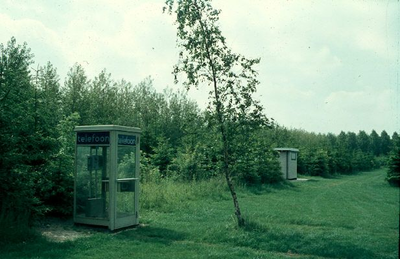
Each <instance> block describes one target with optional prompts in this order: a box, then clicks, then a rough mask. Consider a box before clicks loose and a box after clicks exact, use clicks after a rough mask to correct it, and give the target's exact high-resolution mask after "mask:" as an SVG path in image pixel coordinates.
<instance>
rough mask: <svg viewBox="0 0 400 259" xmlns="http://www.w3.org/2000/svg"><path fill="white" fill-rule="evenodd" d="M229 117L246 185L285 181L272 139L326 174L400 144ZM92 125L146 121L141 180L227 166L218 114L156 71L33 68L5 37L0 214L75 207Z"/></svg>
mask: <svg viewBox="0 0 400 259" xmlns="http://www.w3.org/2000/svg"><path fill="white" fill-rule="evenodd" d="M229 123H231V125H229V127H227V129H234V132H229V134H231V135H230V145H229V149H230V150H229V152H230V153H231V155H232V158H231V159H230V161H229V163H230V167H231V173H232V177H234V178H235V179H237V180H238V181H239V182H242V183H244V184H264V183H271V182H276V181H280V180H281V177H280V167H279V163H278V160H277V157H276V154H275V153H274V152H273V148H274V147H297V148H299V149H300V155H299V172H300V173H304V174H311V175H322V176H324V175H328V174H335V173H351V172H355V171H358V170H367V169H372V168H375V167H378V166H381V165H382V164H383V163H384V162H385V161H386V160H384V157H386V156H388V155H389V154H390V152H391V151H392V150H395V148H396V147H397V148H398V147H399V143H400V142H399V136H398V134H397V133H394V134H393V136H391V137H390V136H389V135H388V134H387V133H386V132H385V131H383V132H381V134H380V135H379V134H378V133H377V132H375V131H372V132H371V133H369V134H368V133H366V132H364V131H360V132H358V133H357V134H356V133H352V132H347V133H345V132H341V133H340V134H339V135H333V134H314V133H309V132H306V131H302V130H288V129H286V128H284V127H281V126H278V125H273V124H268V125H264V126H261V127H260V126H257V127H253V126H252V125H251V124H248V123H246V120H245V119H243V120H242V119H241V120H237V121H235V120H232V121H230V122H229ZM90 124H119V125H125V126H134V127H140V128H141V129H142V141H141V150H142V160H141V161H142V163H141V168H142V176H141V181H143V182H146V181H160V180H162V179H163V178H173V179H175V180H177V181H189V180H190V181H192V180H203V179H209V178H211V177H214V176H216V175H220V174H221V172H222V170H223V166H224V165H223V157H222V155H221V152H220V150H222V147H221V141H220V139H218V138H219V136H220V135H219V134H218V133H217V132H218V127H217V124H216V121H215V116H212V114H211V113H210V111H208V110H206V111H202V110H200V109H199V107H198V106H197V105H196V103H195V102H193V101H191V100H189V99H188V98H187V96H186V95H185V93H183V92H175V91H172V90H169V89H167V90H165V91H164V92H162V93H159V92H157V91H156V90H155V89H154V88H153V87H152V80H151V79H150V78H147V79H144V80H143V81H142V82H141V83H139V84H138V85H135V86H134V85H132V84H131V83H130V82H127V81H125V80H119V81H118V80H114V79H113V78H112V76H111V75H110V74H109V73H107V71H106V70H103V71H101V72H100V73H99V75H98V76H96V77H95V78H94V79H91V78H88V76H87V75H86V73H85V70H84V69H83V68H82V66H80V65H78V64H76V65H74V66H73V67H72V68H71V69H70V70H69V72H68V74H67V76H66V78H65V80H64V81H63V82H61V80H60V78H59V76H58V74H57V69H56V68H55V67H54V66H53V65H52V64H51V63H48V64H46V65H44V66H34V59H33V54H32V53H31V51H30V49H29V48H28V46H27V45H26V44H23V45H18V44H17V41H16V40H15V39H14V38H12V39H11V40H10V41H9V42H8V43H7V44H5V45H3V44H0V154H1V156H0V190H1V192H0V201H1V211H0V222H5V221H6V220H8V221H10V222H13V221H18V220H20V219H21V218H23V219H25V220H26V221H27V222H29V221H30V220H31V219H33V217H34V216H37V215H42V214H46V213H55V214H58V215H60V214H61V215H69V214H71V212H72V191H73V171H74V168H73V164H74V157H73V156H74V143H75V135H74V132H73V128H74V127H75V126H76V125H90ZM2 224H3V223H2Z"/></svg>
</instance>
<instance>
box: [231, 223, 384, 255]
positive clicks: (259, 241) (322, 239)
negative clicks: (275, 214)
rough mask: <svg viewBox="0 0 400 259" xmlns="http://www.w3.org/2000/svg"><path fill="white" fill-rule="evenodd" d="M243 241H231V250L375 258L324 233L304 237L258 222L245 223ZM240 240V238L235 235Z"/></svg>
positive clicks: (296, 232)
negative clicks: (236, 248)
mask: <svg viewBox="0 0 400 259" xmlns="http://www.w3.org/2000/svg"><path fill="white" fill-rule="evenodd" d="M242 230H243V231H245V232H246V233H247V238H246V239H242V238H234V239H232V241H233V242H234V243H235V246H242V247H251V248H253V249H257V250H264V251H276V252H281V253H288V254H298V255H312V256H321V257H329V258H360V259H361V258H377V257H379V255H377V254H375V253H374V252H373V251H370V250H368V249H365V248H364V247H361V246H357V245H355V244H353V243H350V242H349V241H345V240H341V239H339V238H337V237H334V236H330V235H328V234H325V233H321V232H319V233H318V232H315V233H309V234H308V235H307V234H305V233H302V232H300V231H295V230H277V229H276V228H275V227H269V226H266V225H263V224H260V223H258V222H253V221H248V222H247V224H246V226H245V227H244V228H242ZM239 236H240V235H239Z"/></svg>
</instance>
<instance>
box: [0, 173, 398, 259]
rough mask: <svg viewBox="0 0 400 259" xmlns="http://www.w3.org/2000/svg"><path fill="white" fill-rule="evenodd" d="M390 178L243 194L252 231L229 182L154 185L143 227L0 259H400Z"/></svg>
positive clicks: (315, 180)
mask: <svg viewBox="0 0 400 259" xmlns="http://www.w3.org/2000/svg"><path fill="white" fill-rule="evenodd" d="M385 173H386V172H385V170H377V171H373V172H366V173H361V174H357V175H351V176H341V177H337V178H334V179H324V178H319V177H307V178H309V179H310V180H309V181H306V182H292V183H290V184H288V185H279V186H272V187H271V186H270V187H263V188H243V187H242V188H239V191H238V194H239V199H240V203H241V206H242V210H243V212H244V214H245V216H246V218H247V220H248V222H249V224H248V225H247V227H246V228H244V229H238V228H237V227H236V222H235V218H234V216H233V206H232V201H231V200H230V198H229V194H228V193H227V192H226V191H225V188H224V185H223V181H212V182H203V183H190V184H183V183H182V184H177V183H173V182H163V183H160V184H156V185H155V184H148V185H146V186H143V192H142V200H143V204H142V206H143V207H144V208H143V209H142V211H141V221H142V223H143V226H140V227H137V228H134V229H128V230H124V231H120V232H116V233H108V232H104V231H94V230H91V232H92V233H91V234H92V235H91V236H90V237H85V238H80V239H77V240H75V241H68V242H64V243H54V242H50V241H49V240H46V239H44V238H38V239H36V240H35V241H31V242H25V243H20V244H13V245H10V244H9V245H7V246H5V247H1V250H0V258H325V257H329V258H398V237H399V218H398V217H399V189H398V188H394V187H390V186H389V185H388V184H387V183H386V182H385V181H384V178H385ZM144 195H147V197H143V196H144ZM70 228H73V229H75V230H77V231H87V228H82V227H70Z"/></svg>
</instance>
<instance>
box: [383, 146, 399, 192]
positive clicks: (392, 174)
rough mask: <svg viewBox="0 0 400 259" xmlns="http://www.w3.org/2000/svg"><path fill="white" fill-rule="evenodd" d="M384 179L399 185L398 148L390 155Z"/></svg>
mask: <svg viewBox="0 0 400 259" xmlns="http://www.w3.org/2000/svg"><path fill="white" fill-rule="evenodd" d="M386 180H387V181H388V182H389V183H390V184H392V185H396V186H400V148H398V149H397V150H393V151H392V153H391V155H390V158H389V169H388V172H387V177H386Z"/></svg>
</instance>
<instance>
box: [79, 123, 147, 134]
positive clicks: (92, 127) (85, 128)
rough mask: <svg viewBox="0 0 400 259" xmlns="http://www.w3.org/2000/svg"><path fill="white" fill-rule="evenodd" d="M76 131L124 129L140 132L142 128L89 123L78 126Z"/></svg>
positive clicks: (125, 130)
mask: <svg viewBox="0 0 400 259" xmlns="http://www.w3.org/2000/svg"><path fill="white" fill-rule="evenodd" d="M75 131H76V132H89V131H124V132H132V133H140V132H141V130H140V128H136V127H127V126H120V125H87V126H76V127H75Z"/></svg>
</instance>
